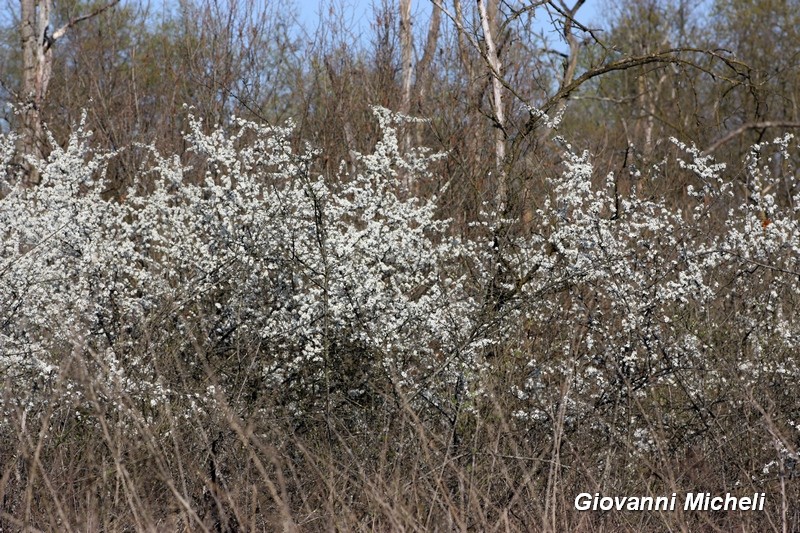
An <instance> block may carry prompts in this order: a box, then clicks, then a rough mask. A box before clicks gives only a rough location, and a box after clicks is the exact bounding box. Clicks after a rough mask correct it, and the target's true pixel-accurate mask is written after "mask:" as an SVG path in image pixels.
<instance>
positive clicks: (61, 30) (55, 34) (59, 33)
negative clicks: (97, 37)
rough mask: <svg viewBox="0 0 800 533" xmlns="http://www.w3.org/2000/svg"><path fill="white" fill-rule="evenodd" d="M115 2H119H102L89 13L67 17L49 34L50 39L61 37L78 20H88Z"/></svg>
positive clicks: (116, 2)
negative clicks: (61, 24) (66, 19)
mask: <svg viewBox="0 0 800 533" xmlns="http://www.w3.org/2000/svg"><path fill="white" fill-rule="evenodd" d="M117 4H119V0H112V1H111V2H109V3H107V4H104V5H102V6H100V7H98V8H97V9H95V10H93V11H91V12H89V13H86V14H85V15H81V16H79V17H75V18H71V19H69V22H67V23H66V24H64V25H63V26H61V27H60V28H58V29H57V30H56V31H54V32H53V35H51V36H50V38H51V39H52V41H53V42H56V41H57V40H59V39H60V38H61V37H63V36H64V34H66V33H67V31H68V30H69V29H70V28H72V27H73V26H75V25H76V24H78V23H80V22H83V21H84V20H88V19H90V18H93V17H96V16H98V15H100V14H101V13H103V12H104V11H107V10H109V9H111V8H112V7H114V6H115V5H117Z"/></svg>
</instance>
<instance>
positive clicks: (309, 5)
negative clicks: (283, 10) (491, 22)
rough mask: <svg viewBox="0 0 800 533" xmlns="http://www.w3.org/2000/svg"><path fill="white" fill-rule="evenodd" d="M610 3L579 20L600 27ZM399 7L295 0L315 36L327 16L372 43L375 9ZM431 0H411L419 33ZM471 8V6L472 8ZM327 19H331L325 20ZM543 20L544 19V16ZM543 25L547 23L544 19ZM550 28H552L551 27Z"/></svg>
mask: <svg viewBox="0 0 800 533" xmlns="http://www.w3.org/2000/svg"><path fill="white" fill-rule="evenodd" d="M608 1H609V0H588V1H587V2H586V4H585V5H584V6H583V7H582V8H581V9H580V11H579V12H578V17H577V18H578V20H579V21H580V22H581V23H584V24H587V25H590V26H592V27H597V19H598V18H599V14H600V13H601V10H602V9H603V6H605V5H606V4H607V2H608ZM384 2H386V3H388V4H390V5H394V6H396V5H397V4H398V1H397V0H295V9H296V13H297V15H298V19H299V21H300V22H301V23H302V24H303V25H304V26H305V27H306V29H307V31H308V32H309V33H310V34H311V35H313V33H314V31H315V30H316V29H317V27H318V26H319V22H320V16H321V15H328V16H329V17H332V18H333V19H335V20H340V21H342V23H343V24H344V28H345V29H347V30H348V31H349V32H351V33H352V34H353V35H354V36H360V37H361V38H363V39H365V40H366V41H367V42H368V41H369V39H370V37H371V35H372V29H371V25H372V23H373V22H374V16H373V14H374V11H375V10H374V7H375V6H376V5H377V6H380V5H381V4H382V3H384ZM473 2H474V0H462V3H463V4H464V6H465V7H468V6H469V5H470V4H471V3H473ZM444 3H445V5H451V4H452V2H451V1H450V0H444ZM508 3H509V4H511V5H515V4H516V5H523V4H527V3H528V2H525V1H523V0H510V1H509V2H508ZM432 5H433V4H432V2H431V0H411V9H412V17H413V19H414V21H415V23H416V27H417V29H418V30H417V31H420V28H425V27H426V23H427V21H428V17H429V16H430V13H431V7H432ZM469 7H471V6H469ZM326 18H328V17H326ZM542 19H544V16H542ZM542 23H543V24H544V23H546V21H545V20H542ZM548 29H549V28H548Z"/></svg>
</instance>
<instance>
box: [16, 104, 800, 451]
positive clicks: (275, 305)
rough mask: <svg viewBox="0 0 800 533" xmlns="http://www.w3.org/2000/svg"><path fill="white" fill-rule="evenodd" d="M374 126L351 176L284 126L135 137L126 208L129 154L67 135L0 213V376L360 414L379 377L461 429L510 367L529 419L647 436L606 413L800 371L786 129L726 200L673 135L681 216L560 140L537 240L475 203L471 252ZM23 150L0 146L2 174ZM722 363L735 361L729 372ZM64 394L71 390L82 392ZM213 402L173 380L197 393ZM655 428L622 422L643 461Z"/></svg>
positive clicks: (799, 247) (507, 378)
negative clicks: (246, 395) (118, 189)
mask: <svg viewBox="0 0 800 533" xmlns="http://www.w3.org/2000/svg"><path fill="white" fill-rule="evenodd" d="M375 115H376V117H377V119H378V121H379V123H380V126H381V129H382V132H383V136H382V138H381V139H380V140H379V141H378V142H377V144H376V146H375V148H374V150H373V151H372V153H369V154H363V155H359V156H358V158H357V164H356V165H355V167H354V169H351V170H342V171H340V172H341V173H340V175H337V176H314V175H312V169H313V168H314V161H315V158H316V157H317V156H318V154H317V153H316V152H315V151H314V150H312V149H311V148H309V147H306V148H305V149H303V150H301V151H298V150H296V149H294V148H293V139H292V135H293V130H292V127H291V124H289V125H287V126H286V127H266V126H262V125H258V124H255V123H252V122H248V121H244V120H238V121H234V124H233V126H232V127H230V128H227V129H223V128H216V129H210V132H208V129H206V127H205V125H204V124H202V122H200V121H198V120H192V121H191V128H190V131H189V132H188V133H187V134H186V140H187V143H188V145H189V146H190V149H189V153H188V154H186V155H185V156H184V157H183V158H181V157H179V156H176V155H173V156H164V155H162V154H160V153H158V151H157V150H156V149H154V148H152V147H144V148H145V149H146V150H147V152H148V154H149V156H148V157H149V165H148V166H147V168H145V169H142V171H141V173H140V179H139V182H137V183H136V184H134V185H133V186H132V187H131V188H130V189H129V190H128V191H127V194H126V195H125V197H124V200H122V201H120V200H119V199H118V198H108V195H107V194H106V192H105V191H106V190H107V187H108V185H107V183H106V179H105V174H106V168H107V165H108V163H109V161H111V160H112V159H113V157H114V156H115V154H113V153H107V154H104V153H100V154H99V153H96V152H94V151H93V150H92V149H91V147H90V144H89V141H90V133H89V132H87V131H86V128H85V126H84V124H83V123H82V124H81V125H80V126H79V127H78V128H76V131H75V132H74V133H73V135H72V136H71V138H70V140H69V142H68V143H67V145H66V147H64V148H59V147H58V146H57V145H55V144H54V145H53V146H54V149H53V151H52V153H51V154H50V156H49V157H48V159H47V161H39V162H36V164H37V166H38V169H39V171H40V174H41V177H42V183H41V186H39V187H36V188H32V189H24V188H11V189H10V192H9V193H8V194H6V195H5V196H4V197H3V198H2V200H0V374H2V376H3V378H4V379H9V380H10V382H12V383H14V385H15V386H16V387H18V388H19V394H17V395H15V397H16V398H17V401H18V402H19V404H20V405H25V406H26V408H30V409H35V408H36V407H37V403H36V402H37V401H40V397H39V396H37V395H36V394H37V393H36V391H37V390H38V391H40V390H44V389H46V388H47V386H49V385H50V384H52V383H55V382H56V381H57V378H59V377H60V378H61V379H62V380H63V379H66V378H65V377H64V376H65V375H66V374H67V372H68V367H69V366H70V365H72V364H73V363H74V361H75V358H79V359H81V361H83V364H87V363H86V362H87V361H88V362H89V363H90V366H91V368H92V369H93V371H94V372H95V373H96V380H97V383H99V384H101V385H102V386H103V387H106V388H107V390H108V391H112V390H117V391H123V392H124V393H125V394H126V395H128V396H129V397H133V398H139V399H140V400H141V402H142V404H143V405H146V406H149V407H148V408H157V407H158V405H159V404H160V403H162V402H165V401H170V399H171V398H174V397H175V395H176V392H175V386H174V385H175V384H173V383H170V382H169V380H168V379H167V378H168V377H169V372H168V371H166V370H165V369H164V365H165V363H164V361H165V360H168V359H169V358H174V360H175V361H178V362H179V363H180V365H182V367H183V369H184V370H185V369H189V370H190V371H191V369H198V370H199V369H208V368H213V369H214V370H215V372H216V374H217V377H218V381H219V383H218V384H216V387H215V388H214V389H213V390H214V391H215V395H222V397H225V396H226V395H227V396H228V397H231V396H233V391H232V390H231V391H226V389H225V387H226V386H227V385H230V386H231V387H232V388H233V387H234V386H233V385H231V384H234V383H235V384H236V385H235V387H237V388H236V390H237V391H238V393H241V391H242V390H243V389H244V388H248V387H249V388H251V389H253V391H255V392H253V394H256V395H257V394H259V393H260V392H263V391H277V392H276V393H279V394H281V395H284V396H286V398H287V399H286V404H287V405H291V406H292V408H293V409H295V411H296V412H303V411H304V410H307V409H310V408H314V407H313V406H314V400H313V399H314V398H318V397H323V396H324V397H330V396H331V395H335V396H336V398H338V400H337V401H341V402H343V403H350V404H358V403H359V402H361V401H362V399H363V398H365V397H368V396H369V395H370V393H371V391H372V390H373V388H375V387H376V383H383V384H384V386H383V390H384V392H385V391H386V386H385V384H389V390H394V391H396V392H398V393H403V394H407V395H408V397H409V398H411V399H413V400H414V401H416V402H419V403H420V405H427V406H430V407H433V408H434V409H435V410H436V411H438V412H440V413H443V414H446V415H447V416H451V415H452V413H454V412H456V411H458V408H459V407H460V406H461V402H464V401H465V400H467V399H469V400H468V401H467V404H466V405H467V406H469V405H476V403H474V402H478V401H479V399H480V398H481V397H482V395H483V394H488V392H489V391H488V389H487V388H486V387H487V386H488V385H487V384H488V383H489V382H490V381H491V380H494V381H493V382H497V380H496V378H497V377H498V376H500V377H503V379H502V380H501V382H502V383H504V386H507V390H505V391H504V392H505V393H506V394H507V396H508V398H507V401H508V402H510V403H511V404H512V406H513V409H512V410H511V411H510V412H513V413H514V417H515V418H516V419H517V420H518V421H519V422H520V423H528V424H533V425H535V424H544V423H550V422H551V421H552V420H553V419H554V418H556V417H557V411H558V410H559V409H564V416H565V421H566V423H568V424H577V423H579V422H580V421H581V420H587V419H590V418H591V419H592V424H593V427H595V428H596V430H597V431H600V432H604V433H606V434H614V435H617V434H621V433H623V432H625V431H628V429H630V425H631V424H634V425H635V424H636V423H638V422H636V421H634V420H633V419H632V415H631V414H630V413H623V416H615V417H613V419H614V421H613V422H612V421H611V418H612V417H609V419H608V420H606V419H604V418H603V417H602V416H600V415H601V414H602V413H603V412H604V410H605V409H607V408H610V406H619V405H621V404H624V403H625V402H626V401H632V400H636V399H643V398H648V397H649V396H648V395H651V394H656V395H657V394H658V393H659V392H658V391H662V390H664V389H665V388H668V387H672V388H675V387H677V388H679V389H680V390H681V394H683V395H685V397H686V401H687V403H688V404H692V405H695V406H697V405H704V403H703V401H700V400H699V398H700V397H701V396H703V395H706V394H710V393H711V392H713V391H718V390H720V389H721V388H725V387H731V386H734V385H735V386H747V385H752V384H754V383H757V382H759V380H762V379H766V378H765V376H771V377H769V378H768V379H773V380H774V379H778V378H780V379H783V380H785V381H787V382H790V381H792V380H795V381H796V380H797V379H798V378H799V377H800V369H798V367H797V360H796V358H787V357H781V354H787V353H791V352H792V350H795V349H796V348H795V347H796V346H798V345H800V324H798V316H800V313H798V308H797V306H798V304H800V302H798V298H797V295H798V294H800V286H798V283H799V281H798V280H800V275H799V273H800V222H799V221H798V214H800V192H798V187H797V183H796V182H795V181H794V180H795V178H794V174H793V168H792V167H791V161H793V159H792V157H791V156H790V153H789V145H790V142H791V139H790V138H784V139H778V140H776V141H775V142H774V143H770V144H769V145H764V146H759V147H757V148H756V149H755V150H754V151H753V154H752V156H751V158H750V160H749V161H748V164H747V173H748V176H747V182H748V183H747V187H748V192H749V193H748V198H746V199H745V200H744V201H743V202H742V205H741V206H740V207H734V208H725V209H721V208H719V206H720V205H725V204H723V203H722V202H723V198H730V195H731V194H733V191H732V190H730V184H729V182H728V181H726V179H725V177H724V176H723V175H722V172H723V171H724V167H723V166H720V165H716V164H713V162H711V161H710V160H709V159H707V158H705V157H703V156H701V155H700V154H699V152H697V150H695V149H693V148H688V147H685V146H683V145H680V146H681V147H682V148H683V149H685V150H686V151H687V153H688V154H689V156H691V159H692V161H691V162H689V163H682V164H681V168H683V169H686V170H690V171H691V172H693V173H694V175H696V176H697V178H698V179H700V180H701V182H702V185H703V191H701V192H700V193H695V192H694V191H692V190H687V191H686V193H687V194H686V202H687V205H686V206H685V207H683V208H677V209H676V208H671V207H670V206H669V205H668V204H667V203H666V201H662V200H659V199H652V198H645V197H643V196H640V195H639V194H637V192H636V191H635V190H634V191H633V192H632V194H631V195H630V196H628V197H625V198H620V197H619V196H617V194H616V192H615V187H613V184H614V180H615V177H614V176H613V175H610V176H608V177H607V178H605V179H604V180H601V181H600V183H601V185H600V186H599V187H598V186H596V185H594V184H595V183H597V179H596V177H595V176H594V169H593V166H592V164H591V161H590V158H589V155H588V154H577V153H575V152H574V151H573V150H572V149H571V148H569V147H567V152H566V154H565V170H564V172H563V174H562V175H561V176H559V177H557V178H556V179H554V180H553V182H552V188H551V190H550V191H549V193H548V196H547V197H546V198H545V199H544V200H543V202H542V203H541V204H542V205H543V207H542V208H541V209H539V210H538V211H536V213H535V217H534V219H535V220H534V222H533V223H532V224H531V227H530V228H526V231H525V232H513V231H507V230H508V228H509V226H510V225H512V224H511V223H512V222H513V221H506V220H500V219H498V218H497V217H495V216H491V215H486V216H485V217H484V219H482V220H480V221H478V222H476V223H475V226H476V227H477V230H476V231H474V232H473V233H474V235H475V236H473V237H470V238H469V239H466V238H457V237H455V236H454V233H455V232H454V231H453V228H451V226H450V224H449V222H448V221H447V220H444V219H442V218H441V216H439V215H438V214H437V203H436V199H435V198H429V199H421V198H415V197H408V191H406V190H405V189H404V187H403V181H404V180H405V182H409V181H413V180H425V179H427V178H428V177H429V173H430V171H429V165H430V163H431V162H432V161H434V160H436V159H437V158H440V157H442V155H441V154H430V153H429V152H427V151H425V150H423V149H414V150H410V151H409V152H408V153H403V152H401V150H400V148H399V143H398V139H397V129H398V128H399V127H401V126H402V125H403V123H404V122H407V121H408V120H410V119H408V118H407V117H403V116H400V115H396V114H393V113H391V112H389V111H387V110H385V109H382V108H376V109H375ZM771 151H772V152H774V154H772V155H768V153H771ZM13 154H14V138H13V137H12V136H8V135H7V136H4V137H2V139H0V164H2V165H3V168H5V169H8V168H9V166H10V164H11V160H12V158H13ZM763 161H766V165H764V164H762V162H763ZM775 161H779V163H780V166H781V169H782V170H781V171H780V173H776V172H775V171H774V170H770V168H772V167H775V166H776V165H775ZM7 172H10V170H7ZM653 172H661V170H659V168H655V169H654V170H653ZM409 177H410V178H411V180H408V179H407V178H409ZM649 179H653V180H656V179H662V180H664V179H669V177H668V176H663V175H661V176H659V175H652V176H649ZM776 182H780V184H781V185H780V187H776V186H774V184H775V183H776ZM786 191H789V193H786ZM723 192H728V193H729V194H728V195H723V194H721V193H723ZM779 192H780V193H781V194H782V195H783V196H780V197H779V196H777V194H778V193H779ZM709 198H710V200H709ZM712 224H713V225H714V227H715V228H718V229H716V230H714V231H711V230H709V227H710V226H711V225H712ZM709 316H714V317H727V318H726V321H728V323H716V322H709V321H708V320H707V317H709ZM725 332H736V333H737V334H739V335H740V337H739V338H732V337H730V336H729V335H727V334H726V333H725ZM723 353H724V357H728V358H730V359H731V360H732V361H734V365H733V368H736V369H738V370H737V371H736V372H734V373H726V372H725V371H724V370H723V369H724V368H726V367H725V366H724V365H720V364H717V362H718V361H716V359H715V358H720V357H722V355H721V354H723ZM241 354H248V357H242V356H241ZM765 354H766V355H765ZM769 354H773V355H774V356H772V355H769ZM500 356H501V357H500ZM159 365H161V367H159ZM745 370H746V371H745ZM241 376H245V377H244V378H241ZM490 378H491V379H490ZM237 380H238V381H237ZM737 380H738V381H737ZM200 381H202V380H200ZM64 390H65V391H66V392H65V394H67V393H69V394H70V395H72V400H74V401H76V402H80V401H81V398H82V393H81V392H80V387H78V386H77V385H76V386H67V387H65V388H64ZM207 390H208V384H207V383H200V382H199V383H198V386H197V387H196V388H195V390H192V391H185V397H184V400H186V405H190V406H196V405H198V403H197V402H200V401H201V399H200V398H201V396H203V394H205V391H207ZM238 393H237V394H238ZM109 394H110V392H109ZM239 396H241V394H239ZM42 397H44V396H42ZM470 402H473V403H470ZM698 409H699V408H698ZM473 412H478V411H473ZM675 416H678V415H675ZM668 422H669V420H667V419H665V423H668ZM684 422H685V421H684ZM679 423H683V422H680V421H677V420H676V421H675V424H679ZM615 424H616V425H615ZM642 424H644V423H642ZM652 434H653V432H652V428H649V427H646V425H642V426H639V427H637V430H636V431H631V435H634V436H635V437H636V438H637V439H639V440H640V441H641V442H638V443H636V444H635V446H633V449H640V450H647V449H650V448H651V442H650V440H649V439H650V438H651V437H650V435H652ZM639 437H641V438H639Z"/></svg>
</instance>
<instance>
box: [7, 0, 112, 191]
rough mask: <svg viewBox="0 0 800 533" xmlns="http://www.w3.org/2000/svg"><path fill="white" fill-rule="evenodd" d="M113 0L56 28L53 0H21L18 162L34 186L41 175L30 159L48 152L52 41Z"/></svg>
mask: <svg viewBox="0 0 800 533" xmlns="http://www.w3.org/2000/svg"><path fill="white" fill-rule="evenodd" d="M117 3H119V0H112V1H110V2H108V3H107V4H104V5H101V6H100V7H98V8H96V9H94V10H93V11H91V12H90V13H87V14H85V15H81V16H79V17H76V18H73V19H70V20H69V22H67V23H66V24H64V25H63V26H61V27H60V28H58V29H57V30H55V31H53V30H52V28H51V27H50V11H51V9H52V7H53V0H20V1H19V5H20V40H21V42H22V90H21V91H20V97H21V99H22V109H21V113H20V117H21V122H22V124H21V127H20V140H19V144H18V150H17V154H18V158H19V160H18V163H19V164H20V167H21V168H22V170H23V177H22V183H23V184H24V185H25V186H28V187H30V186H34V185H37V184H38V183H39V180H40V176H39V172H38V171H37V170H36V168H35V167H34V166H33V165H31V164H30V161H29V160H30V159H31V158H33V159H41V158H43V157H44V156H45V155H46V154H45V146H46V139H45V135H44V128H43V127H42V116H41V110H42V104H43V103H44V99H45V97H46V95H47V86H48V85H49V84H50V76H51V75H52V73H53V45H54V44H55V43H56V41H58V40H59V39H60V38H61V37H63V36H64V34H66V33H67V30H69V29H70V28H71V27H72V26H74V25H75V24H77V23H79V22H81V21H84V20H86V19H89V18H92V17H95V16H97V15H99V14H100V13H102V12H103V11H105V10H107V9H109V8H111V7H113V6H115V5H116V4H117Z"/></svg>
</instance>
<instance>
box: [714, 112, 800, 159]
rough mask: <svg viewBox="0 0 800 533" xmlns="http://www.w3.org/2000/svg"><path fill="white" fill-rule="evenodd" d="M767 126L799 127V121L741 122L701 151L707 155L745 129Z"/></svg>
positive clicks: (762, 128) (765, 127) (761, 128)
mask: <svg viewBox="0 0 800 533" xmlns="http://www.w3.org/2000/svg"><path fill="white" fill-rule="evenodd" d="M767 128H800V122H794V121H791V120H770V121H766V122H749V123H747V124H742V125H741V126H739V127H738V128H736V129H735V130H733V131H731V132H729V133H728V134H727V135H725V136H723V137H720V138H719V139H717V140H716V141H714V142H713V143H711V145H710V146H709V147H708V148H706V149H705V150H704V151H703V155H709V154H711V153H713V152H714V151H716V150H717V149H718V148H719V147H720V146H722V145H723V144H726V143H728V142H730V141H732V140H733V139H735V138H736V137H738V136H739V135H742V134H743V133H745V132H746V131H750V130H764V129H767Z"/></svg>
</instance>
